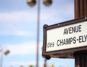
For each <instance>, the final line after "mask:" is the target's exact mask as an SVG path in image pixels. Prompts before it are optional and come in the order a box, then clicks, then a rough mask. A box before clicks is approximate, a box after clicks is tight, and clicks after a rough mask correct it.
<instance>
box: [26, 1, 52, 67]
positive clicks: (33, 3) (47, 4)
mask: <svg viewBox="0 0 87 67" xmlns="http://www.w3.org/2000/svg"><path fill="white" fill-rule="evenodd" d="M37 1H38V4H37V47H36V67H39V32H40V31H39V27H40V0H37ZM27 4H28V5H29V6H31V7H32V6H35V4H36V0H27ZM43 4H44V5H46V6H50V5H51V4H52V0H43Z"/></svg>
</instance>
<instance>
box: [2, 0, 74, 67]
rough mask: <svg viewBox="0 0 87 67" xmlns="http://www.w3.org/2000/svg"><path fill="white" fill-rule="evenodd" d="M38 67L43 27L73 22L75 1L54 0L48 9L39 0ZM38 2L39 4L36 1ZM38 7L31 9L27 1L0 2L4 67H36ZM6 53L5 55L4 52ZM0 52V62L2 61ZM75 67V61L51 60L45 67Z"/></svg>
mask: <svg viewBox="0 0 87 67" xmlns="http://www.w3.org/2000/svg"><path fill="white" fill-rule="evenodd" d="M40 1H41V3H40V18H39V20H40V35H39V36H40V41H39V66H40V67H42V65H43V63H44V58H43V57H42V46H43V25H44V24H48V25H52V24H56V23H61V22H64V21H68V20H72V19H74V2H73V1H74V0H53V3H52V5H51V6H48V7H47V6H45V5H43V0H40ZM37 3H38V2H37ZM36 29H37V4H36V5H35V6H34V7H30V6H29V5H28V4H27V3H26V0H0V48H3V54H2V55H3V62H2V64H3V67H11V66H13V67H19V66H20V65H23V66H24V67H28V65H30V64H33V65H35V64H36V33H37V31H36ZM6 50H9V51H10V53H9V54H8V55H6V56H5V55H4V52H5V51H6ZM1 53H2V52H0V59H1V56H2V55H1ZM49 64H55V67H74V59H68V58H67V59H63V58H62V59H60V58H51V59H50V60H48V61H47V65H48V66H49Z"/></svg>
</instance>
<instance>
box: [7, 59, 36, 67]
mask: <svg viewBox="0 0 87 67" xmlns="http://www.w3.org/2000/svg"><path fill="white" fill-rule="evenodd" d="M21 65H22V66H25V67H28V66H29V65H34V66H35V61H33V60H32V61H11V62H7V63H6V67H9V66H21Z"/></svg>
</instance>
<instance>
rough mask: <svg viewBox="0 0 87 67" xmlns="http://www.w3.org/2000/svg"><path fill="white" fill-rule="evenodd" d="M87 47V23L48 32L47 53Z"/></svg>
mask: <svg viewBox="0 0 87 67" xmlns="http://www.w3.org/2000/svg"><path fill="white" fill-rule="evenodd" d="M83 46H87V21H83V22H81V23H76V24H71V25H67V26H63V27H59V28H55V29H49V30H47V41H46V52H50V51H58V50H64V49H71V48H77V47H83Z"/></svg>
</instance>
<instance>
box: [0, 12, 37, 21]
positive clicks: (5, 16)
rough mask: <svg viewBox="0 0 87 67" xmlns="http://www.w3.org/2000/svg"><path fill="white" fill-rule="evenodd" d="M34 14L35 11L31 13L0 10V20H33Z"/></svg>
mask: <svg viewBox="0 0 87 67" xmlns="http://www.w3.org/2000/svg"><path fill="white" fill-rule="evenodd" d="M35 15H36V14H35V12H34V13H33V15H32V13H29V11H12V12H0V21H17V20H29V19H31V20H33V19H34V18H36V16H35ZM10 23H12V22H10Z"/></svg>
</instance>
